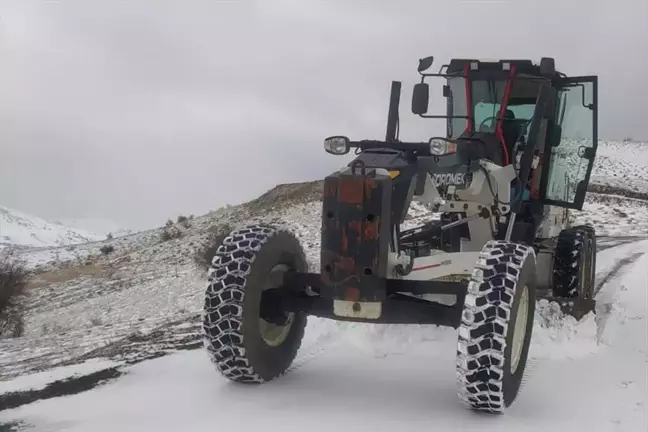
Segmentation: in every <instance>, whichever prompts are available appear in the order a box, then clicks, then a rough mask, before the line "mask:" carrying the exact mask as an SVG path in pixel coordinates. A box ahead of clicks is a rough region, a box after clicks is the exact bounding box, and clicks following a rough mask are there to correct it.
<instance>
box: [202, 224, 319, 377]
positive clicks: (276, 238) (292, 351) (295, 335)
mask: <svg viewBox="0 0 648 432" xmlns="http://www.w3.org/2000/svg"><path fill="white" fill-rule="evenodd" d="M280 263H282V264H288V266H289V267H290V268H292V269H294V270H297V271H301V272H305V271H307V269H308V266H307V262H306V257H305V255H304V251H303V249H302V247H301V245H300V243H299V240H298V239H297V238H296V237H295V236H294V235H293V234H291V233H289V232H287V231H283V230H278V229H276V228H274V227H271V226H264V225H255V226H248V227H245V228H242V229H238V230H235V231H233V232H232V233H230V235H228V236H227V237H226V238H225V239H224V240H223V243H222V244H221V245H220V246H219V247H218V249H217V251H216V255H215V256H214V258H213V260H212V264H211V268H210V270H209V273H208V280H209V284H208V286H207V289H206V292H205V304H204V309H203V324H202V335H203V345H204V346H205V348H206V350H207V353H208V355H209V358H210V360H211V361H212V363H213V364H214V365H216V368H217V369H218V371H219V372H220V373H221V374H222V375H223V376H224V377H226V378H228V379H230V380H232V381H236V382H245V383H264V382H267V381H270V380H272V379H274V378H276V377H278V376H280V375H282V374H283V373H284V372H285V371H286V370H287V369H288V368H289V366H290V365H291V363H292V361H293V360H294V359H295V356H296V355H297V351H298V350H299V348H300V346H301V342H302V338H303V336H304V330H305V327H306V322H307V317H306V316H305V315H304V314H300V313H296V314H295V317H294V320H293V323H292V327H291V329H290V332H289V333H288V336H287V338H286V340H284V342H283V343H282V344H281V345H279V346H276V347H271V346H269V345H268V344H267V343H266V342H265V341H264V340H263V337H262V336H261V331H260V328H259V308H260V304H261V294H262V292H263V285H264V282H265V277H266V275H267V273H268V271H269V270H270V269H271V268H273V267H274V266H275V265H277V264H280Z"/></svg>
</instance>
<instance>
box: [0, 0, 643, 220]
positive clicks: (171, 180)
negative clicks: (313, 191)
mask: <svg viewBox="0 0 648 432" xmlns="http://www.w3.org/2000/svg"><path fill="white" fill-rule="evenodd" d="M647 22H648V2H646V1H642V0H615V1H609V0H587V1H584V0H571V1H567V0H559V1H558V0H557V1H549V0H537V1H525V0H514V1H470V2H461V1H456V0H446V1H437V0H421V1H408V0H398V1H387V0H385V1H384V2H383V1H355V0H321V1H314V0H285V1H275V0H257V1H252V0H241V1H238V2H235V1H228V2H225V1H216V0H205V1H196V0H193V1H190V0H176V1H164V0H150V1H143V0H131V1H128V2H126V1H117V0H112V1H108V0H60V1H48V0H39V1H35V0H0V204H2V205H5V206H8V207H13V208H16V209H19V210H22V211H25V212H29V213H33V214H37V215H39V216H42V217H45V218H52V219H56V218H83V217H86V218H90V217H93V218H108V219H111V220H114V221H115V222H117V223H118V224H119V225H121V226H123V227H129V228H146V227H154V226H158V225H161V224H163V223H164V221H165V220H166V219H167V218H169V217H175V216H176V215H178V214H181V213H182V214H189V213H194V214H201V213H204V212H207V211H209V210H211V209H215V208H217V207H219V206H221V205H224V204H227V203H230V204H235V203H238V202H241V201H245V200H248V199H251V198H254V197H255V196H257V195H259V194H260V193H262V192H264V191H265V190H267V189H269V188H270V187H272V186H274V185H275V184H277V183H284V182H293V181H305V180H312V179H317V178H321V177H323V176H325V175H326V174H327V173H328V172H330V171H331V170H334V169H336V168H338V167H339V166H340V165H341V164H342V163H344V162H345V161H346V160H344V159H341V158H336V157H334V156H330V155H327V154H325V153H324V151H323V149H322V139H323V138H324V137H325V136H327V135H332V134H347V135H350V136H352V137H353V138H361V137H367V138H382V137H384V131H385V118H386V113H387V103H388V93H389V85H390V80H391V79H400V80H402V81H403V82H404V86H405V89H406V90H409V89H410V88H411V85H412V84H414V83H415V82H416V80H417V74H416V64H417V59H418V58H420V57H423V56H426V55H434V56H435V57H436V58H437V61H436V62H437V66H440V65H441V64H442V63H443V62H444V61H447V60H448V59H450V58H451V57H464V58H466V57H469V58H474V57H482V58H515V57H521V58H530V59H533V60H539V58H540V57H542V56H553V57H555V58H556V64H557V67H558V69H560V70H562V71H563V72H565V73H567V74H569V75H587V74H598V75H599V76H600V103H601V110H600V117H599V118H600V133H601V136H602V138H623V137H625V136H632V137H635V138H643V139H648V126H646V125H647V122H646V115H647V114H648V111H647V108H646V107H647V106H648V105H647V103H648V102H647V101H648V84H647V83H648V80H647V79H646V76H648V57H647V56H646V55H645V54H644V53H645V48H646V46H647V44H648V26H647V25H646V23H647ZM432 92H433V96H436V97H439V98H440V97H441V83H440V82H439V83H438V86H436V87H434V86H433V87H432ZM409 102H410V93H409V91H407V92H405V93H404V94H403V102H402V104H403V106H402V110H401V112H402V116H407V114H408V110H409ZM410 116H411V114H410ZM421 121H422V120H419V119H417V120H415V121H410V122H406V121H404V122H403V126H402V134H401V138H403V139H405V138H408V137H410V138H411V137H415V138H422V139H424V137H421V136H420V134H419V135H416V133H414V131H417V132H420V131H421V130H422V129H421V128H422V127H424V128H426V129H427V130H430V133H433V132H435V131H436V132H439V131H442V129H441V128H440V127H441V126H442V123H440V122H439V121H437V120H428V121H426V123H425V124H424V126H421V124H420V122H421ZM410 126H411V128H409V129H408V127H410Z"/></svg>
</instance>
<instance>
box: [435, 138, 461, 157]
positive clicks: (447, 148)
mask: <svg viewBox="0 0 648 432" xmlns="http://www.w3.org/2000/svg"><path fill="white" fill-rule="evenodd" d="M456 151H457V144H455V143H453V142H451V141H448V140H445V139H441V138H430V153H431V154H433V155H434V156H442V155H446V154H450V153H455V152H456Z"/></svg>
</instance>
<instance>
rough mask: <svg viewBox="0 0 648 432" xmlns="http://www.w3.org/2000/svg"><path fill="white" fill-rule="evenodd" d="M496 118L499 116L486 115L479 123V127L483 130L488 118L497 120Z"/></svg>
mask: <svg viewBox="0 0 648 432" xmlns="http://www.w3.org/2000/svg"><path fill="white" fill-rule="evenodd" d="M496 119H497V116H490V117H486V118H485V119H484V120H483V121H482V122H481V123H479V129H478V130H479V131H481V130H482V128H483V127H484V123H486V122H487V121H488V120H496Z"/></svg>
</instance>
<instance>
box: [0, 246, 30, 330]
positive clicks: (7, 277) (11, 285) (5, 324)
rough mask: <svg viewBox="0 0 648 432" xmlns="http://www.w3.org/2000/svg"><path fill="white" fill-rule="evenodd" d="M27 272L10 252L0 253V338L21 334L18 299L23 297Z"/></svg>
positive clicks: (22, 263) (22, 262)
mask: <svg viewBox="0 0 648 432" xmlns="http://www.w3.org/2000/svg"><path fill="white" fill-rule="evenodd" d="M28 275H29V274H28V271H27V268H26V266H25V263H24V261H22V260H20V259H19V258H18V257H16V255H15V254H14V253H13V251H12V250H5V251H0V336H13V337H19V336H21V335H22V333H23V319H22V315H23V313H22V308H21V302H20V299H21V297H23V296H24V295H25V287H26V286H27V279H28Z"/></svg>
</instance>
